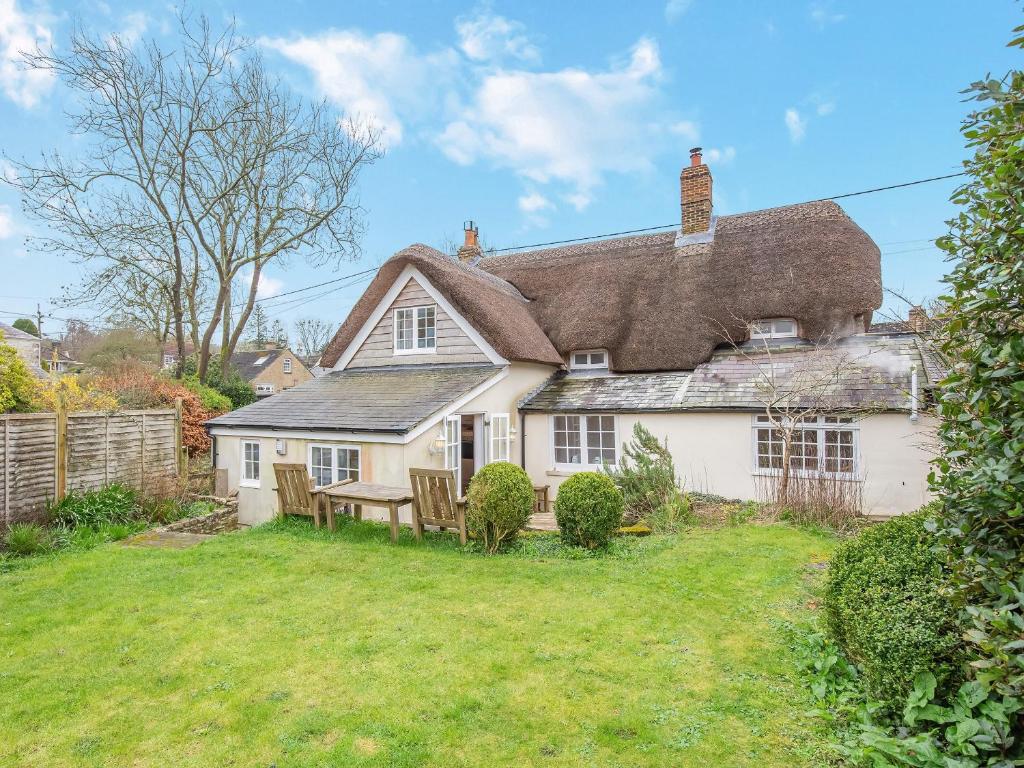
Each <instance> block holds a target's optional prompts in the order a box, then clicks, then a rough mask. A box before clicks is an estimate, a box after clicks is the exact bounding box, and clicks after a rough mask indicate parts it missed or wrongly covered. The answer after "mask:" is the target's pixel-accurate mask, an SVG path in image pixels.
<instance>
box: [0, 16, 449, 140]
mask: <svg viewBox="0 0 1024 768" xmlns="http://www.w3.org/2000/svg"><path fill="white" fill-rule="evenodd" d="M0 2H2V0H0ZM260 43H261V44H262V45H264V46H265V47H267V48H271V49H273V50H275V51H278V52H279V53H281V54H282V55H283V56H285V57H286V58H288V59H290V60H292V61H294V62H296V63H298V64H301V65H302V66H304V67H306V68H308V69H309V70H310V71H311V72H312V73H313V76H314V78H315V80H316V84H317V87H318V88H319V90H320V92H321V93H322V94H323V95H324V96H326V97H327V98H328V99H329V100H330V101H332V102H334V103H335V104H336V105H337V106H338V107H340V108H341V109H342V110H343V111H344V112H345V113H346V115H347V116H349V117H352V118H356V119H358V120H365V121H367V122H368V123H369V124H370V125H373V126H375V127H377V128H379V129H381V130H382V132H383V134H382V137H381V138H382V141H383V143H384V144H385V145H387V146H394V145H396V144H399V143H400V142H401V141H402V139H403V136H404V132H405V125H406V123H407V122H409V121H411V120H414V119H416V116H417V115H420V116H422V115H423V114H424V113H425V112H429V110H430V108H431V106H432V105H433V104H435V103H436V102H437V96H438V94H439V92H440V89H441V88H442V85H443V82H444V81H445V80H447V79H448V75H449V71H450V69H451V67H452V65H453V63H454V62H453V56H454V51H451V50H445V51H442V52H440V53H437V54H427V55H423V54H420V53H419V52H417V51H416V49H415V48H414V47H413V45H412V43H411V42H410V41H409V39H408V38H407V37H405V36H404V35H399V34H395V33H391V32H383V33H380V34H376V35H364V34H363V33H361V32H358V31H348V30H328V31H327V32H324V33H322V34H319V35H314V36H311V37H303V36H300V37H293V38H288V39H285V38H280V37H276V38H262V39H261V40H260Z"/></svg>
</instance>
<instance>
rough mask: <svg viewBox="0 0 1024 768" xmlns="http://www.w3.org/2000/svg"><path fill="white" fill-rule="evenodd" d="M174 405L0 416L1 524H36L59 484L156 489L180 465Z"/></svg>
mask: <svg viewBox="0 0 1024 768" xmlns="http://www.w3.org/2000/svg"><path fill="white" fill-rule="evenodd" d="M180 418H181V416H180V412H179V411H178V410H177V409H175V410H151V411H120V412H113V413H106V412H84V413H69V414H66V415H64V414H53V413H37V414H24V415H15V414H9V415H0V528H6V527H8V526H10V525H11V524H12V523H17V522H24V521H34V522H42V521H43V519H44V517H45V514H46V506H47V504H48V503H49V502H50V501H51V500H53V499H55V498H61V497H63V494H64V492H65V490H78V491H86V490H95V489H97V488H102V487H103V486H104V485H108V484H110V483H114V482H121V483H124V484H126V485H131V486H132V487H135V488H139V489H141V490H144V491H161V490H164V489H166V488H167V487H168V485H169V484H171V483H173V481H174V478H175V477H176V476H177V475H179V474H180V473H181V472H182V471H183V470H184V468H185V467H184V464H183V463H182V457H181V427H180V423H179V422H180Z"/></svg>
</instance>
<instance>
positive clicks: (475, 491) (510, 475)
mask: <svg viewBox="0 0 1024 768" xmlns="http://www.w3.org/2000/svg"><path fill="white" fill-rule="evenodd" d="M533 499H534V496H533V483H532V482H530V477H529V475H527V474H526V471H525V470H524V469H523V468H522V467H518V466H516V465H515V464H511V463H509V462H507V461H496V462H494V463H493V464H487V465H486V466H484V467H481V468H480V469H479V470H478V471H477V473H476V474H475V475H473V479H472V480H470V482H469V493H468V504H467V507H466V527H467V528H468V529H469V531H470V532H471V533H472V534H474V535H475V536H476V537H478V538H479V539H480V540H481V542H482V543H483V545H484V549H486V550H487V551H488V552H490V553H494V552H497V551H498V549H499V548H500V547H501V546H502V545H503V544H506V543H508V542H510V541H512V540H513V539H515V537H516V535H517V534H518V533H519V530H520V529H521V528H522V527H523V526H524V525H526V521H527V520H529V519H530V514H531V513H532V512H533Z"/></svg>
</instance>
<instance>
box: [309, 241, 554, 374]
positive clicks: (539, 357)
mask: <svg viewBox="0 0 1024 768" xmlns="http://www.w3.org/2000/svg"><path fill="white" fill-rule="evenodd" d="M409 265H412V266H414V267H416V269H418V270H419V271H420V272H422V273H423V274H424V275H425V276H426V278H427V280H429V281H430V283H431V285H433V286H434V287H435V288H436V289H437V290H438V291H440V292H441V294H442V295H444V297H445V298H446V299H447V300H448V301H450V302H451V303H452V304H453V305H455V307H456V308H457V309H458V310H459V312H460V313H461V314H462V316H463V317H465V318H466V320H467V321H469V323H470V324H471V325H472V326H473V328H474V329H476V331H477V332H478V333H480V335H481V336H483V337H484V339H486V340H487V343H488V344H490V345H491V346H492V347H494V350H495V351H496V352H497V353H498V354H499V355H501V356H502V357H503V358H505V359H506V360H519V361H523V362H534V363H548V364H550V365H561V364H562V358H561V356H560V355H559V354H558V352H557V351H556V350H555V348H554V347H553V346H552V345H551V341H550V340H549V339H548V338H547V336H545V335H544V332H543V331H542V330H541V329H540V328H539V327H538V326H537V323H536V322H535V321H534V319H533V317H532V316H531V314H530V311H529V308H528V302H527V301H526V299H524V298H523V296H522V295H521V294H520V293H519V291H518V290H516V288H515V286H513V285H511V284H509V283H507V282H506V281H504V280H502V279H501V278H499V277H495V276H494V275H492V274H490V273H488V272H485V271H483V270H481V269H478V268H477V267H475V266H471V265H469V264H464V263H462V262H460V261H457V260H455V259H453V258H451V257H449V256H446V255H444V254H443V253H441V252H440V251H437V250H434V249H433V248H430V247H428V246H426V245H411V246H409V247H408V248H405V249H404V250H401V251H399V252H398V253H396V254H395V255H394V256H392V257H391V258H390V259H388V260H387V261H386V262H384V264H383V266H381V268H380V270H379V271H378V272H377V275H376V276H375V277H374V278H373V282H371V283H370V285H369V286H368V287H367V289H366V292H365V293H364V294H363V295H362V296H361V297H360V298H359V301H357V302H356V305H355V306H354V307H353V308H352V311H351V312H350V313H349V315H348V317H347V318H346V319H345V322H344V323H342V325H341V328H339V329H338V332H337V333H336V334H335V336H334V338H333V339H332V340H331V343H330V344H328V345H327V348H326V349H325V350H324V352H323V355H322V356H321V358H320V364H321V365H322V366H324V367H325V368H330V367H332V366H334V365H335V364H336V363H337V362H338V358H340V357H341V355H342V353H343V352H344V351H345V349H346V348H347V347H348V345H349V344H350V343H351V342H352V340H353V339H354V338H355V337H356V335H357V334H358V333H359V330H360V329H361V328H362V327H363V324H364V323H365V322H366V321H367V319H368V318H369V317H370V315H371V314H373V311H374V309H376V308H377V305H378V304H379V303H380V301H381V299H382V298H383V297H384V294H385V293H387V291H388V289H389V288H390V287H391V285H392V283H394V281H395V280H396V279H397V278H398V276H399V274H401V272H402V270H403V269H405V268H406V267H407V266H409Z"/></svg>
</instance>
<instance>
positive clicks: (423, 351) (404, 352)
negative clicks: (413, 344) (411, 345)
mask: <svg viewBox="0 0 1024 768" xmlns="http://www.w3.org/2000/svg"><path fill="white" fill-rule="evenodd" d="M394 353H395V354H396V355H436V354H437V347H430V348H429V349H396V350H394Z"/></svg>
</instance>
